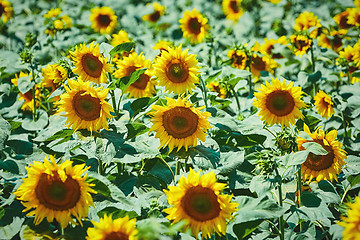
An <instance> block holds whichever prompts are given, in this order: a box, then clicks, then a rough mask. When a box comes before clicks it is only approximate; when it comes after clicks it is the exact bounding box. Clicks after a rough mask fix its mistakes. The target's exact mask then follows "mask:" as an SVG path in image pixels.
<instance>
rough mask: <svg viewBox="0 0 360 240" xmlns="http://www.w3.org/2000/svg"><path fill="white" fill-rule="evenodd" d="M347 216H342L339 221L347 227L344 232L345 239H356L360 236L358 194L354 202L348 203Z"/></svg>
mask: <svg viewBox="0 0 360 240" xmlns="http://www.w3.org/2000/svg"><path fill="white" fill-rule="evenodd" d="M347 207H348V209H347V216H346V217H345V216H341V220H342V222H338V224H339V225H340V226H343V227H344V228H345V229H344V231H343V233H342V236H343V240H356V239H358V238H359V236H360V197H359V196H356V197H355V200H354V202H352V203H348V204H347Z"/></svg>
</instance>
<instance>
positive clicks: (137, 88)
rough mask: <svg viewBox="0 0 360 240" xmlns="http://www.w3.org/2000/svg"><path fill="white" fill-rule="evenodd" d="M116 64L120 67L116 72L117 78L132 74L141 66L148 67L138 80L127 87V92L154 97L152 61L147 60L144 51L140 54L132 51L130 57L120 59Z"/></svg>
mask: <svg viewBox="0 0 360 240" xmlns="http://www.w3.org/2000/svg"><path fill="white" fill-rule="evenodd" d="M116 66H117V68H118V69H117V70H116V71H115V72H114V76H115V77H117V78H122V77H125V76H130V75H131V73H132V72H135V71H136V70H138V69H141V68H148V69H147V70H146V71H145V72H144V73H143V74H141V75H140V77H139V78H138V80H136V82H134V83H133V84H131V85H130V86H129V87H128V88H127V89H126V91H125V92H128V93H129V97H134V98H141V97H152V96H153V94H154V93H156V91H155V85H154V81H153V79H151V78H152V74H151V69H150V68H151V62H150V61H149V60H145V56H144V55H143V54H142V53H141V54H140V55H138V54H137V53H136V52H132V53H131V54H130V55H129V56H128V57H124V58H123V59H121V60H118V61H117V62H116Z"/></svg>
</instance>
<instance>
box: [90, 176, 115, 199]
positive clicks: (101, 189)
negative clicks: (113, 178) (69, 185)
mask: <svg viewBox="0 0 360 240" xmlns="http://www.w3.org/2000/svg"><path fill="white" fill-rule="evenodd" d="M86 182H88V183H90V184H94V185H95V186H92V187H91V188H92V189H94V190H95V191H96V192H97V193H99V194H102V195H104V196H106V197H110V195H111V192H110V189H109V188H108V187H107V186H106V184H105V183H103V182H102V181H101V180H100V179H98V178H95V177H89V176H88V177H87V178H86Z"/></svg>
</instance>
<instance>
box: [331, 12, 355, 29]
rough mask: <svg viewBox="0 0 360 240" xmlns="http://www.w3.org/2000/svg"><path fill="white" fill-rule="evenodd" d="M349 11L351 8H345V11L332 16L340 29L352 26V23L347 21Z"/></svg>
mask: <svg viewBox="0 0 360 240" xmlns="http://www.w3.org/2000/svg"><path fill="white" fill-rule="evenodd" d="M350 12H351V8H347V9H346V10H345V11H343V12H341V13H338V14H336V15H335V16H334V17H333V19H334V21H335V22H336V24H337V25H338V26H339V28H340V29H348V28H351V27H352V25H351V24H349V23H348V18H349V15H350Z"/></svg>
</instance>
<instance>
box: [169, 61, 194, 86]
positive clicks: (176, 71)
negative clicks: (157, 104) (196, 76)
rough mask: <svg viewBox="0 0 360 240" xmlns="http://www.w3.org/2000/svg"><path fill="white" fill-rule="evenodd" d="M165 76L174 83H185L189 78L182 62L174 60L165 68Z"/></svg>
mask: <svg viewBox="0 0 360 240" xmlns="http://www.w3.org/2000/svg"><path fill="white" fill-rule="evenodd" d="M167 69H168V70H167V71H166V75H167V77H168V79H169V80H170V81H172V82H174V83H182V82H185V81H186V80H187V79H188V77H189V70H188V68H187V67H186V65H185V64H184V63H183V62H180V61H178V60H175V61H174V62H172V63H170V65H169V66H168V68H167Z"/></svg>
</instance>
